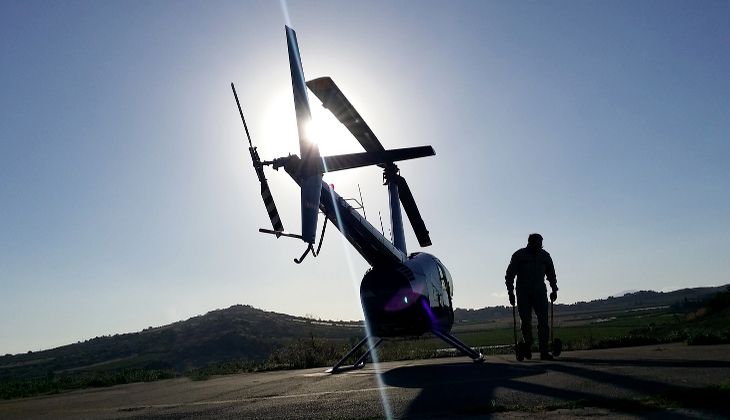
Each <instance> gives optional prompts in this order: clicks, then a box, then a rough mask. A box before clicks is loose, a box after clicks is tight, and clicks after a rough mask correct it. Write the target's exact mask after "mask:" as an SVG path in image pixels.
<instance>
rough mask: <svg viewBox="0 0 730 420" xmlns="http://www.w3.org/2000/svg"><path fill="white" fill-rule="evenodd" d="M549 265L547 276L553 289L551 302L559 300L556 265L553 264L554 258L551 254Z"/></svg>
mask: <svg viewBox="0 0 730 420" xmlns="http://www.w3.org/2000/svg"><path fill="white" fill-rule="evenodd" d="M546 265H547V266H546V267H545V277H547V280H548V283H550V288H551V289H553V291H552V292H551V293H550V302H555V301H556V300H558V278H557V277H556V276H555V266H554V265H553V259H552V258H551V257H550V254H547V264H546Z"/></svg>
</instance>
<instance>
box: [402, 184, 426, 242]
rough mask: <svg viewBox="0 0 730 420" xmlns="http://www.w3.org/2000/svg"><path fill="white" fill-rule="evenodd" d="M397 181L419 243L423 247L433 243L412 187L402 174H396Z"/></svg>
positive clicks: (404, 207) (404, 206)
mask: <svg viewBox="0 0 730 420" xmlns="http://www.w3.org/2000/svg"><path fill="white" fill-rule="evenodd" d="M395 182H396V183H397V184H398V195H399V196H400V202H401V204H403V209H404V210H405V211H406V214H407V215H408V220H410V222H411V226H413V231H414V232H415V233H416V238H417V239H418V243H419V244H420V245H421V246H422V247H427V246H430V245H431V237H430V236H429V235H428V229H426V223H425V222H424V221H423V218H421V212H419V211H418V206H417V205H416V200H414V199H413V194H412V193H411V189H410V188H409V187H408V183H407V182H406V179H405V178H403V177H402V176H400V175H395Z"/></svg>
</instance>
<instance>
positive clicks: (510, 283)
mask: <svg viewBox="0 0 730 420" xmlns="http://www.w3.org/2000/svg"><path fill="white" fill-rule="evenodd" d="M515 254H516V253H515ZM515 254H512V258H510V260H509V265H508V266H507V273H506V274H505V275H504V284H505V285H506V286H507V297H509V303H510V305H512V306H515V275H517V264H516V262H515Z"/></svg>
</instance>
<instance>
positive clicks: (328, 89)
mask: <svg viewBox="0 0 730 420" xmlns="http://www.w3.org/2000/svg"><path fill="white" fill-rule="evenodd" d="M307 86H308V87H309V89H311V90H312V92H314V94H315V95H316V96H317V98H319V100H320V101H322V105H323V106H324V107H325V108H327V109H329V110H330V112H332V114H333V115H334V116H335V118H337V119H338V120H339V121H340V122H341V123H342V124H343V125H344V126H345V127H347V129H348V130H350V133H352V135H353V136H355V138H356V139H357V141H358V142H360V144H361V145H362V147H363V148H364V149H365V150H366V151H368V152H382V151H384V150H385V148H384V147H383V145H382V144H380V141H379V140H378V138H377V137H375V134H374V133H373V131H372V130H371V129H370V127H368V125H367V123H365V121H364V120H363V119H362V117H361V116H360V114H359V113H358V112H357V110H355V107H354V106H352V104H351V103H350V101H348V100H347V98H346V97H345V95H344V94H343V93H342V91H341V90H340V88H338V87H337V85H336V84H335V82H334V81H332V79H331V78H329V77H320V78H319V79H314V80H310V81H308V82H307Z"/></svg>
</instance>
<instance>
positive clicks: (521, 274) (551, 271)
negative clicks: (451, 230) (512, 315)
mask: <svg viewBox="0 0 730 420" xmlns="http://www.w3.org/2000/svg"><path fill="white" fill-rule="evenodd" d="M515 276H517V308H518V311H519V313H520V321H521V322H520V327H521V329H522V339H523V340H524V341H525V343H526V344H527V348H530V347H532V310H533V309H534V310H535V315H536V316H537V337H538V343H539V347H540V358H541V359H542V360H552V359H553V356H552V355H551V354H550V352H549V351H548V337H549V335H550V331H549V327H548V301H547V297H546V295H547V289H546V287H545V277H546V276H547V280H548V282H550V288H552V293H550V300H551V301H552V302H555V299H557V298H558V283H557V279H556V277H555V267H554V266H553V260H552V258H550V254H548V252H547V251H545V250H544V249H542V236H541V235H540V234H539V233H532V234H530V236H529V237H528V238H527V247H525V248H522V249H518V250H517V251H516V252H515V253H514V254H512V259H511V260H510V262H509V266H508V267H507V275H505V277H504V279H505V283H506V284H507V293H508V294H509V303H510V304H511V305H512V306H514V304H515V286H514V279H515ZM527 356H529V357H528V358H530V357H531V355H529V354H528V355H527Z"/></svg>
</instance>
